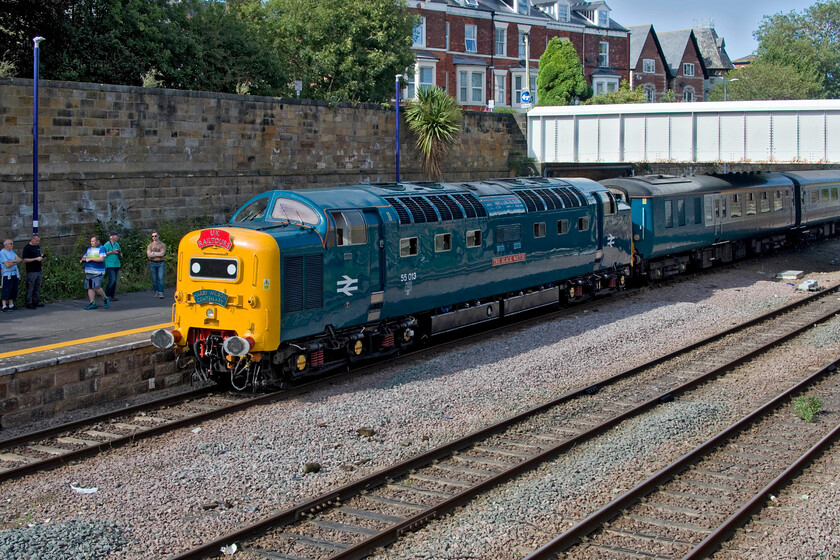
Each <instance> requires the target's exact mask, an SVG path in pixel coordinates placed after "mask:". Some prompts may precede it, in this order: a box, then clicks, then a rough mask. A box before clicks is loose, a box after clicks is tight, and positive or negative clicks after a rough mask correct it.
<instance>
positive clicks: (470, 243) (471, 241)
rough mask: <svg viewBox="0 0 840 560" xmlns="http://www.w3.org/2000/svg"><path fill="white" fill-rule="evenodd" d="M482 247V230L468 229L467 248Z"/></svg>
mask: <svg viewBox="0 0 840 560" xmlns="http://www.w3.org/2000/svg"><path fill="white" fill-rule="evenodd" d="M472 247H481V230H480V229H471V230H469V231H467V248H468V249H469V248H472Z"/></svg>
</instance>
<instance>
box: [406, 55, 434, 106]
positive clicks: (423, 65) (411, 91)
mask: <svg viewBox="0 0 840 560" xmlns="http://www.w3.org/2000/svg"><path fill="white" fill-rule="evenodd" d="M421 70H429V71H431V73H432V76H431V78H432V81H431V82H420V84H419V85H420V87H421V88H423V87H435V86H436V85H437V63H436V62H431V61H426V60H422V61H417V63H416V64H415V65H414V72H413V73H412V72H408V71H407V70H406V73H405V80H406V86H405V87H404V88H403V90H402V98H403V99H417V93H418V91H419V90H418V88H417V81H418V79H419V78H420V77H421V76H422V72H421Z"/></svg>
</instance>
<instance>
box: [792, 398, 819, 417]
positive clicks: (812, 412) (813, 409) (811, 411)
mask: <svg viewBox="0 0 840 560" xmlns="http://www.w3.org/2000/svg"><path fill="white" fill-rule="evenodd" d="M792 406H793V412H794V414H796V415H797V416H799V417H800V418H802V419H803V420H805V421H806V422H813V421H814V416H816V415H817V414H818V413H819V411H820V409H821V408H822V401H821V400H820V399H819V397H808V396H805V395H802V396H800V397H796V398H795V399H793V403H792Z"/></svg>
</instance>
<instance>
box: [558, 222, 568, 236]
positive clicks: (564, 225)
mask: <svg viewBox="0 0 840 560" xmlns="http://www.w3.org/2000/svg"><path fill="white" fill-rule="evenodd" d="M566 233H569V220H557V235H564V234H566Z"/></svg>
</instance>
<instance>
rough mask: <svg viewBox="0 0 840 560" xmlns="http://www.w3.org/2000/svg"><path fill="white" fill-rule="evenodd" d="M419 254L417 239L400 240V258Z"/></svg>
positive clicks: (406, 238) (404, 238)
mask: <svg viewBox="0 0 840 560" xmlns="http://www.w3.org/2000/svg"><path fill="white" fill-rule="evenodd" d="M416 254H417V238H416V237H403V238H402V239H400V256H401V257H413V256H414V255H416Z"/></svg>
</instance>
